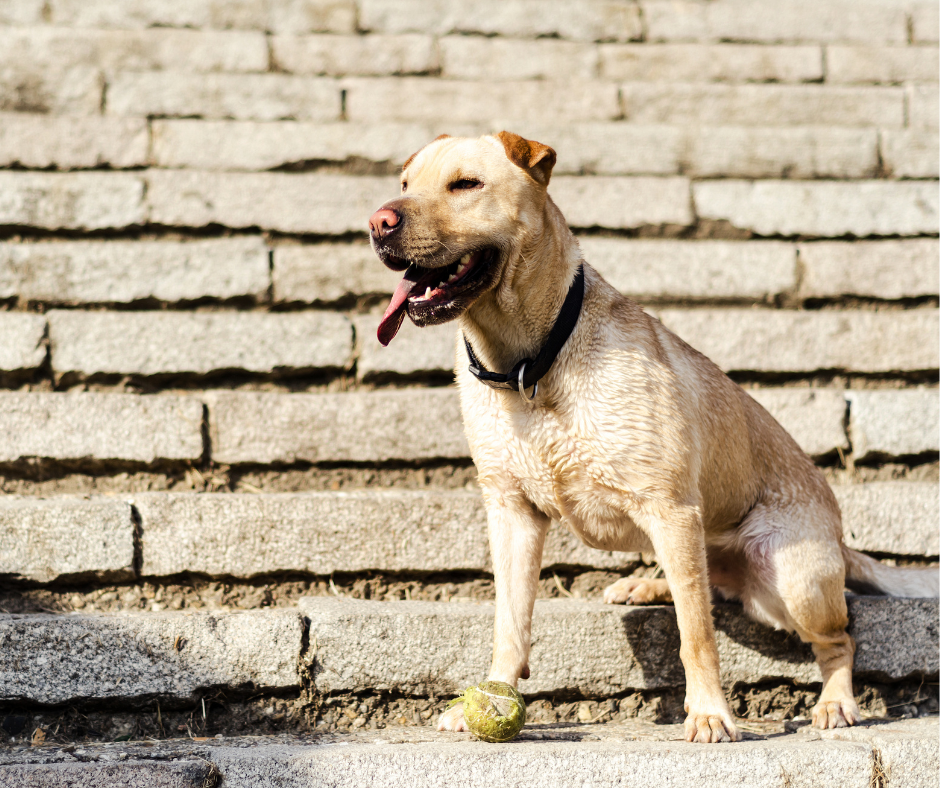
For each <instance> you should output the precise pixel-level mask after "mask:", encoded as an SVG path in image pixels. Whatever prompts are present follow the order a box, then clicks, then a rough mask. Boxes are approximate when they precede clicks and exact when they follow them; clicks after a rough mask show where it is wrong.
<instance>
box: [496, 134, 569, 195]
mask: <svg viewBox="0 0 940 788" xmlns="http://www.w3.org/2000/svg"><path fill="white" fill-rule="evenodd" d="M496 138H497V139H498V140H499V141H500V142H501V143H503V148H504V149H505V151H506V156H507V157H508V158H509V161H511V162H512V163H513V164H515V165H516V166H517V167H521V168H522V169H524V170H525V171H526V172H528V173H529V175H531V176H532V177H533V178H535V180H537V181H538V182H539V183H541V184H542V185H543V186H548V181H549V179H550V178H551V177H552V168H553V167H554V166H555V159H556V155H555V151H553V150H552V149H551V148H549V147H548V145H543V144H542V143H541V142H535V140H527V139H526V138H525V137H520V136H519V135H518V134H513V133H512V132H511V131H501V132H500V133H499V134H497V135H496Z"/></svg>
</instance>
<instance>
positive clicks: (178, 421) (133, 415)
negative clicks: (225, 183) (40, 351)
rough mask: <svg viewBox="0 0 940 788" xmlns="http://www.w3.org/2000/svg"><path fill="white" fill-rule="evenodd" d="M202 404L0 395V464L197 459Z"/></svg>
mask: <svg viewBox="0 0 940 788" xmlns="http://www.w3.org/2000/svg"><path fill="white" fill-rule="evenodd" d="M202 451H203V446H202V403H200V402H199V401H198V400H197V399H195V398H193V397H177V396H162V395H161V396H152V397H144V396H138V395H136V394H99V393H96V392H70V393H33V392H29V393H20V392H8V393H0V462H4V463H8V462H16V461H18V460H25V459H29V458H37V457H38V458H50V459H55V460H89V461H108V460H124V461H131V462H143V463H153V462H156V461H158V460H198V459H199V458H200V457H201V456H202Z"/></svg>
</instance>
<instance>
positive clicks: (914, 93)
mask: <svg viewBox="0 0 940 788" xmlns="http://www.w3.org/2000/svg"><path fill="white" fill-rule="evenodd" d="M938 124H940V91H938V90H937V86H936V85H910V86H908V88H907V125H908V126H910V127H911V128H912V129H931V130H932V131H936V130H937V127H938Z"/></svg>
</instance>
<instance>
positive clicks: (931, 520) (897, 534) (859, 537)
mask: <svg viewBox="0 0 940 788" xmlns="http://www.w3.org/2000/svg"><path fill="white" fill-rule="evenodd" d="M832 489H833V492H835V494H836V498H838V500H839V508H840V509H842V524H843V527H844V530H845V543H846V544H847V545H848V546H849V547H851V548H853V549H855V550H866V551H868V552H872V553H889V554H891V555H911V556H931V557H932V556H936V555H938V554H940V542H938V539H940V537H938V533H937V523H938V522H940V504H938V501H940V495H938V492H940V490H938V489H937V485H936V484H934V483H931V482H870V483H867V484H843V485H836V486H834V487H833V488H832Z"/></svg>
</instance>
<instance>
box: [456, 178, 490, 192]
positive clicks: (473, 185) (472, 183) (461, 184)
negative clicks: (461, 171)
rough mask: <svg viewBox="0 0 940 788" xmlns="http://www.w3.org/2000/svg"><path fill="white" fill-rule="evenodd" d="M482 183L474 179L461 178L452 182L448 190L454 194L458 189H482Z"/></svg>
mask: <svg viewBox="0 0 940 788" xmlns="http://www.w3.org/2000/svg"><path fill="white" fill-rule="evenodd" d="M482 188H483V181H478V180H477V179H476V178H461V179H460V180H459V181H454V182H453V183H452V184H451V185H450V190H451V191H452V192H455V191H457V190H460V189H482Z"/></svg>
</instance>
